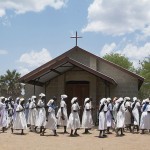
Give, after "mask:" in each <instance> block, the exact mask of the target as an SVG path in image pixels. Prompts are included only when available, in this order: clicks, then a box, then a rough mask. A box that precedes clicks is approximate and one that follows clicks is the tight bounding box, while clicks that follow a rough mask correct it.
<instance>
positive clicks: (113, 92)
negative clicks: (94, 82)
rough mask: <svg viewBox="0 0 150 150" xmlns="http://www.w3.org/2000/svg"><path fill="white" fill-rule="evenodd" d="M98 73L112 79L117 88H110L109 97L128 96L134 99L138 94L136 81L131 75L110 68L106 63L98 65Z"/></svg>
mask: <svg viewBox="0 0 150 150" xmlns="http://www.w3.org/2000/svg"><path fill="white" fill-rule="evenodd" d="M98 71H100V72H102V73H104V74H105V75H108V76H110V77H112V78H113V79H114V80H115V81H116V82H117V84H118V85H117V86H116V87H114V86H112V85H111V86H110V96H111V97H114V96H118V97H119V96H122V97H124V96H129V97H134V96H137V94H138V80H137V79H135V78H134V77H132V76H131V75H129V74H127V73H125V72H122V71H121V70H119V69H116V68H115V67H113V66H110V65H109V64H107V63H104V62H100V61H99V64H98Z"/></svg>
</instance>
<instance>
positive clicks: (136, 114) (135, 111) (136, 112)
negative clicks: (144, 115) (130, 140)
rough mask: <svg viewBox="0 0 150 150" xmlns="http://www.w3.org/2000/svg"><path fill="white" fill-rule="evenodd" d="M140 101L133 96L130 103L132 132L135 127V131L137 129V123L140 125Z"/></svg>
mask: <svg viewBox="0 0 150 150" xmlns="http://www.w3.org/2000/svg"><path fill="white" fill-rule="evenodd" d="M140 107H141V106H140V103H139V101H138V99H137V98H136V97H134V98H133V103H132V106H131V108H132V115H133V120H134V122H133V133H134V130H135V129H137V132H138V131H139V125H140Z"/></svg>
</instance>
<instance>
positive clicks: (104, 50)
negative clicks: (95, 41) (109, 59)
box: [100, 43, 116, 56]
mask: <svg viewBox="0 0 150 150" xmlns="http://www.w3.org/2000/svg"><path fill="white" fill-rule="evenodd" d="M115 48H116V43H111V44H110V45H109V44H105V45H104V47H103V48H102V50H101V52H100V55H101V56H104V55H105V54H109V53H111V52H113V51H114V50H115Z"/></svg>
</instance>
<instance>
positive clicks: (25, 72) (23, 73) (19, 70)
mask: <svg viewBox="0 0 150 150" xmlns="http://www.w3.org/2000/svg"><path fill="white" fill-rule="evenodd" d="M18 72H19V73H20V74H21V75H22V76H23V75H25V74H27V73H29V72H30V70H29V69H28V68H25V67H22V66H20V67H19V68H18Z"/></svg>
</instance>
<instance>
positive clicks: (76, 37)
mask: <svg viewBox="0 0 150 150" xmlns="http://www.w3.org/2000/svg"><path fill="white" fill-rule="evenodd" d="M70 38H75V39H76V46H77V44H78V38H82V37H81V36H78V33H77V31H76V36H72V37H70Z"/></svg>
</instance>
